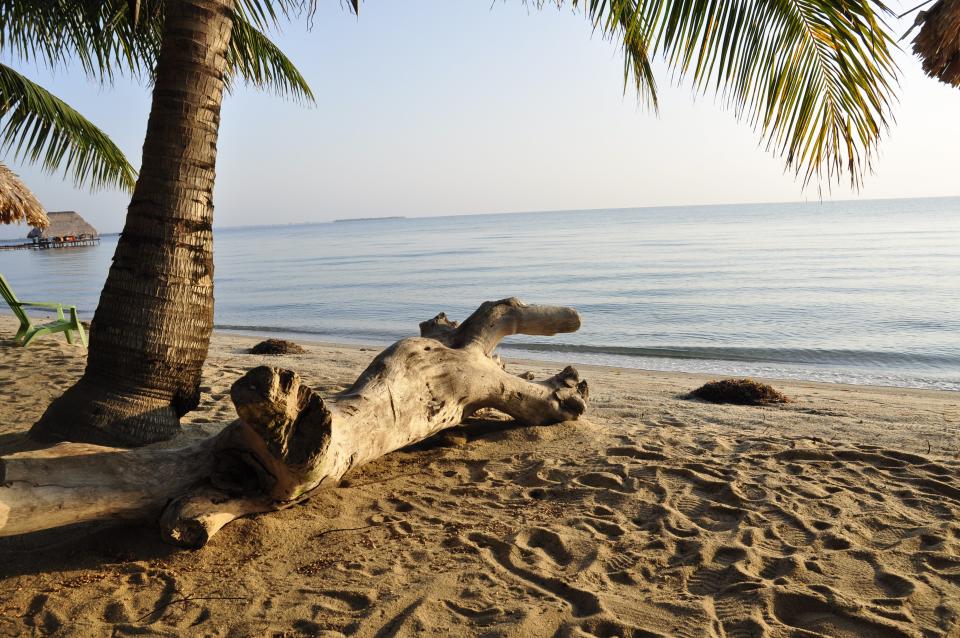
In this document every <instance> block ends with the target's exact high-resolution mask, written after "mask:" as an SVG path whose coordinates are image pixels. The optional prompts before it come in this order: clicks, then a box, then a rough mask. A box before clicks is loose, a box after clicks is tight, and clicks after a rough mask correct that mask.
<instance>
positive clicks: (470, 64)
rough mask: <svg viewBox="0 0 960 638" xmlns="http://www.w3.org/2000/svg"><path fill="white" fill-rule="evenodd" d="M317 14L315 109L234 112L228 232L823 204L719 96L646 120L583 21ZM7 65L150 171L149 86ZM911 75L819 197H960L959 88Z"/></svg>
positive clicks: (665, 84)
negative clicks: (857, 172)
mask: <svg viewBox="0 0 960 638" xmlns="http://www.w3.org/2000/svg"><path fill="white" fill-rule="evenodd" d="M319 4H320V6H319V8H318V11H317V14H316V16H315V18H314V25H313V28H312V30H309V31H308V29H307V23H306V20H305V19H300V20H298V21H296V22H293V23H291V24H289V25H287V26H286V27H285V28H284V30H283V32H282V33H280V34H275V40H276V41H277V42H278V43H279V44H280V45H281V46H282V48H283V49H284V50H285V51H287V53H288V54H289V55H290V56H291V57H292V58H293V59H294V61H295V62H297V64H298V65H299V67H300V69H301V70H302V71H303V73H304V75H305V76H306V78H307V80H308V81H309V83H310V85H311V86H312V87H313V89H314V91H315V93H316V95H317V105H316V106H314V107H310V108H307V107H304V106H301V105H298V104H296V103H293V102H289V101H286V100H284V99H281V98H278V97H276V96H273V95H269V94H264V93H258V92H257V91H254V90H252V89H249V88H246V87H243V86H238V87H236V88H235V90H234V92H233V93H232V94H231V95H229V96H228V97H227V99H226V102H225V104H224V107H223V118H222V121H223V124H222V129H221V137H220V146H219V148H220V151H219V161H218V167H217V174H218V175H217V188H216V193H215V204H216V216H215V224H216V225H217V226H235V225H246V224H255V223H287V222H304V221H325V220H329V219H333V218H337V217H357V216H378V215H407V216H415V215H446V214H463V213H483V212H509V211H531V210H560V209H584V208H606V207H631V206H651V205H663V204H706V203H732V202H761V201H796V200H804V199H810V200H814V201H815V200H817V199H819V197H820V193H819V191H818V189H817V187H816V186H813V187H808V188H807V189H803V188H802V186H801V183H800V182H799V181H798V180H796V179H795V178H794V177H793V176H792V175H791V174H785V173H784V172H783V162H782V160H781V159H780V158H778V157H776V156H774V155H771V154H769V153H767V152H766V151H765V150H764V149H763V148H761V147H760V146H759V143H758V142H759V138H758V136H757V134H756V133H755V132H754V131H752V130H751V129H750V128H749V127H748V126H747V125H746V124H741V123H738V122H737V121H736V120H735V119H734V117H733V116H732V115H731V114H730V113H729V112H727V111H725V110H724V109H723V108H722V107H721V106H720V105H719V104H718V103H716V102H715V100H714V99H713V97H712V96H706V97H704V96H700V97H697V98H696V99H694V96H693V95H692V93H691V91H690V89H689V88H688V87H686V86H679V87H678V86H671V82H670V78H669V76H668V74H667V73H666V72H665V71H664V69H663V68H660V69H659V71H660V73H659V79H660V85H661V91H662V95H661V98H662V111H661V114H660V115H659V117H657V116H655V115H654V114H652V113H650V112H648V111H647V110H645V109H644V108H643V107H641V106H639V105H638V104H637V101H636V98H635V96H634V94H633V92H632V90H628V91H627V93H626V94H624V92H623V83H622V66H621V65H622V62H621V57H620V53H619V51H618V50H617V47H616V46H615V45H614V44H613V43H611V42H609V41H606V40H604V39H603V38H602V37H600V35H599V34H594V33H592V31H591V27H590V25H589V23H588V22H587V21H586V20H585V19H584V17H583V16H582V14H576V13H573V12H572V11H571V10H569V9H562V10H557V9H556V8H555V7H548V8H546V9H544V10H542V11H538V10H535V9H532V8H529V7H526V6H524V5H523V4H522V3H521V2H520V0H508V1H507V2H495V3H493V4H492V6H491V3H490V1H489V0H487V1H484V0H474V1H466V0H460V1H457V2H450V1H449V0H412V1H410V2H403V3H398V2H391V1H388V0H367V1H366V2H364V3H363V6H362V8H361V16H360V18H359V19H357V18H356V17H354V16H352V15H351V14H350V13H348V12H347V11H346V10H345V9H344V8H343V7H342V6H341V5H340V3H339V2H337V1H336V0H320V2H319ZM895 5H896V3H895ZM897 8H899V6H894V9H897ZM901 32H902V29H900V30H898V33H901ZM9 62H10V63H12V64H13V65H14V66H15V67H16V68H18V69H19V70H21V71H22V72H24V73H26V74H27V75H29V76H30V77H32V78H34V79H36V80H38V81H40V82H41V83H42V84H44V85H45V86H47V87H48V88H50V89H52V90H53V91H54V92H55V93H57V94H58V95H59V96H60V97H62V98H64V99H65V100H67V101H68V102H69V103H71V104H72V105H73V106H75V107H77V108H78V109H79V110H81V112H83V113H85V114H86V115H87V116H88V117H90V119H92V120H93V121H94V122H96V123H97V124H98V125H99V126H101V127H102V128H103V129H104V130H106V131H107V132H108V133H109V134H110V135H111V136H112V137H113V138H114V139H115V140H116V141H117V142H118V143H119V144H120V146H121V147H122V148H123V149H124V151H125V152H126V153H127V154H128V156H129V157H130V159H131V161H132V162H133V163H134V165H137V164H139V161H140V148H141V145H142V142H143V134H144V130H145V127H146V121H147V112H148V108H149V98H150V95H149V88H148V87H146V86H140V85H137V84H134V83H133V82H131V81H127V80H124V79H121V80H119V81H118V82H117V83H116V84H115V85H114V86H107V87H100V86H97V85H92V84H90V83H89V82H88V81H87V80H86V79H85V78H83V77H82V74H81V73H79V71H78V70H77V69H67V70H60V71H58V72H57V73H54V74H51V73H50V72H49V71H47V70H45V69H42V68H36V67H33V66H24V65H22V64H18V63H17V61H16V60H9ZM900 63H901V68H902V70H903V78H902V91H901V93H902V97H901V102H900V104H899V107H898V108H897V111H896V116H897V120H898V121H897V123H896V125H895V126H894V128H893V130H892V131H891V132H890V134H889V135H888V136H887V139H886V140H885V141H884V143H883V144H882V147H881V156H880V158H879V162H878V163H877V165H876V171H875V173H874V174H873V175H871V176H868V178H867V180H866V184H865V187H864V188H863V189H862V190H861V191H860V192H859V193H851V192H850V191H849V189H848V188H846V187H837V186H834V187H833V189H832V191H831V192H830V193H827V192H824V197H825V198H836V199H846V198H851V197H857V198H883V197H922V196H939V195H958V194H960V186H958V184H960V182H958V180H957V179H956V172H957V160H956V152H957V149H958V148H960V117H958V114H960V90H957V89H951V88H950V87H947V86H945V85H941V84H939V83H937V82H935V81H933V80H929V79H927V78H925V77H924V76H923V75H922V73H921V72H920V65H919V62H918V61H917V60H916V59H914V58H913V57H911V56H908V55H907V54H903V55H901V56H900ZM8 159H9V158H8ZM11 166H12V168H13V169H14V170H15V171H17V172H18V173H20V174H21V176H22V177H23V178H24V179H25V180H26V181H27V182H28V183H29V185H30V186H31V187H32V188H33V190H34V191H35V192H36V193H37V195H38V196H39V197H40V199H41V201H42V202H43V203H44V205H45V206H46V207H47V208H48V209H49V210H62V209H74V210H77V211H79V212H81V214H83V215H84V216H86V217H87V218H88V219H89V220H90V221H91V222H92V223H93V224H94V225H95V226H97V227H98V228H99V229H100V231H101V232H111V231H117V230H119V229H120V228H121V226H122V223H123V216H124V214H125V210H126V204H127V202H128V197H127V196H126V195H124V194H123V193H119V192H111V191H101V192H97V193H93V194H91V193H89V192H86V191H83V190H77V189H75V188H73V187H72V185H71V184H70V183H68V182H65V181H63V180H62V179H61V176H60V175H56V176H50V175H45V174H44V173H42V172H41V171H40V170H39V169H37V168H35V167H30V166H23V165H19V164H16V163H12V162H11ZM27 230H28V229H27V228H25V227H13V228H0V237H10V236H19V235H22V234H24V233H25V232H26V231H27Z"/></svg>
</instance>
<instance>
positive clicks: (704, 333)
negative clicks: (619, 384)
mask: <svg viewBox="0 0 960 638" xmlns="http://www.w3.org/2000/svg"><path fill="white" fill-rule="evenodd" d="M215 242H216V268H217V270H216V298H217V301H216V325H217V327H218V328H220V329H227V330H240V331H246V332H252V333H257V334H267V333H278V334H287V335H294V336H300V337H301V338H304V337H305V336H309V337H311V338H315V339H318V340H328V341H350V342H361V343H387V342H390V341H393V340H395V339H398V338H400V337H403V336H406V335H410V334H415V333H416V331H417V324H418V323H419V322H420V321H422V320H424V319H428V318H430V317H432V316H434V315H435V314H436V313H437V312H440V311H445V312H446V313H447V314H448V315H450V316H451V317H452V318H459V319H462V318H464V317H465V316H466V315H467V314H468V313H469V312H470V311H471V310H473V309H474V308H475V307H476V306H477V304H478V303H479V302H481V301H484V300H486V299H498V298H501V297H506V296H518V297H520V298H522V299H524V300H526V301H528V302H536V303H548V304H564V305H572V306H575V307H576V308H577V309H578V310H579V311H580V313H581V316H582V318H583V328H582V329H581V330H580V332H578V333H575V334H570V335H558V336H556V337H553V338H544V337H516V338H512V339H510V340H509V342H508V343H507V344H505V355H507V356H525V357H539V358H546V359H556V360H562V361H565V362H566V361H572V362H584V363H601V364H607V365H614V366H621V367H634V368H645V369H654V370H677V371H694V372H708V373H716V374H749V375H758V376H766V377H771V378H798V379H815V380H824V381H837V382H848V383H861V384H877V385H895V386H909V387H922V388H941V389H951V390H960V198H949V199H919V200H888V201H867V202H845V203H812V204H762V205H736V206H705V207H676V208H647V209H630V210H596V211H578V212H554V213H535V214H510V215H480V216H465V217H443V218H427V219H393V220H374V221H354V222H343V223H324V224H313V225H296V226H272V227H258V228H240V229H218V230H217V231H216V233H215ZM115 243H116V238H115V237H108V238H105V239H104V241H103V244H102V245H101V246H100V247H98V248H87V249H83V248H80V249H72V250H59V251H53V250H51V251H43V252H33V251H8V252H0V272H2V273H3V274H4V275H5V276H6V277H7V278H8V279H9V280H10V281H11V283H12V284H13V286H14V287H15V288H16V289H17V290H19V291H21V292H22V293H23V296H28V295H27V293H28V291H29V296H30V297H37V298H39V299H41V300H48V299H57V300H63V301H67V302H69V303H72V304H74V303H75V304H76V305H77V306H78V307H79V309H80V310H81V313H82V314H84V315H87V316H91V315H92V313H93V310H94V308H95V306H96V303H97V298H98V295H99V291H100V288H101V286H102V284H103V280H104V278H105V276H106V272H107V268H108V265H109V261H110V257H111V256H112V253H113V249H114V246H115Z"/></svg>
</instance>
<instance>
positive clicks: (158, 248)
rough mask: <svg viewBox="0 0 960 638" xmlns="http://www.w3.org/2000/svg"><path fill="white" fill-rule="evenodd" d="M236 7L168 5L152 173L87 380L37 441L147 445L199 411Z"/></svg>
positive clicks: (56, 408) (150, 143) (194, 1)
mask: <svg viewBox="0 0 960 638" xmlns="http://www.w3.org/2000/svg"><path fill="white" fill-rule="evenodd" d="M233 1H234V0H175V1H168V2H167V4H166V8H167V14H166V21H165V24H164V32H163V44H162V49H161V53H160V57H159V59H158V62H157V77H156V84H155V86H154V90H153V104H152V107H151V110H150V119H149V122H148V124H147V134H146V139H145V141H144V144H143V164H142V168H141V171H140V177H139V179H138V180H137V185H136V188H135V190H134V194H133V199H132V201H131V202H130V206H129V208H128V209H127V219H126V224H125V226H124V229H123V233H122V234H121V236H120V240H119V243H118V244H117V250H116V253H115V254H114V257H113V264H112V266H111V268H110V273H109V275H108V277H107V281H106V284H105V285H104V288H103V292H102V293H101V295H100V304H99V305H98V306H97V310H96V314H95V315H94V319H93V325H92V328H91V335H90V350H89V356H88V360H87V368H86V371H85V372H84V375H83V377H82V378H81V379H80V380H79V381H78V382H77V383H76V385H74V386H73V387H71V388H70V389H69V390H67V392H65V393H64V394H63V396H61V397H60V398H58V399H57V400H55V401H54V402H53V403H52V404H51V405H50V407H48V408H47V411H46V412H45V413H44V415H43V416H42V417H41V418H40V420H39V421H38V422H37V423H36V424H34V426H33V428H32V429H31V431H30V434H31V436H33V437H34V438H36V439H40V440H43V441H54V440H69V441H80V442H87V443H97V444H101V445H117V446H138V445H144V444H147V443H152V442H155V441H161V440H165V439H169V438H171V437H172V436H174V435H175V434H176V433H177V432H179V431H180V417H181V416H183V415H184V414H186V413H187V412H189V411H190V410H193V409H194V408H196V406H197V403H198V402H199V386H200V375H201V370H202V367H203V362H204V360H205V359H206V356H207V348H208V345H209V341H210V333H211V332H212V330H213V233H212V224H213V183H214V175H215V170H214V169H215V164H216V157H217V134H218V130H219V126H220V104H221V101H222V97H223V90H224V79H225V73H226V69H227V60H226V54H227V48H228V45H229V42H230V35H231V28H232V21H231V19H230V9H231V7H232V4H233Z"/></svg>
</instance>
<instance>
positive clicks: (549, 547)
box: [517, 527, 573, 567]
mask: <svg viewBox="0 0 960 638" xmlns="http://www.w3.org/2000/svg"><path fill="white" fill-rule="evenodd" d="M517 541H518V542H519V543H520V544H521V545H523V546H526V547H528V548H530V549H538V550H541V552H542V553H543V554H544V555H546V556H547V558H549V559H550V560H552V561H553V562H554V563H556V564H557V565H560V566H561V567H566V566H567V565H569V564H570V562H571V561H572V560H573V555H572V554H571V553H570V550H568V549H567V546H566V544H564V542H563V537H561V536H560V535H559V534H557V533H556V532H554V531H552V530H549V529H546V528H544V527H534V528H533V529H531V530H528V531H526V532H523V533H521V534H520V535H519V536H518V537H517Z"/></svg>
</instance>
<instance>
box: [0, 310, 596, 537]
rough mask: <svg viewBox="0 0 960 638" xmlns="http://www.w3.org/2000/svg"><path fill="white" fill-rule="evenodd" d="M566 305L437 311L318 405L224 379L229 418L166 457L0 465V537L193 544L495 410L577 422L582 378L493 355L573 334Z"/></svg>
mask: <svg viewBox="0 0 960 638" xmlns="http://www.w3.org/2000/svg"><path fill="white" fill-rule="evenodd" d="M579 327H580V318H579V316H578V315H577V312H576V311H575V310H573V309H572V308H564V307H557V306H528V305H525V304H523V303H521V302H520V301H518V300H517V299H504V300H501V301H492V302H486V303H484V304H483V305H481V306H480V308H478V309H477V311H476V312H474V313H473V314H472V315H471V316H470V317H469V318H468V319H467V320H466V321H464V323H463V324H462V325H458V324H457V323H456V322H452V321H450V320H448V319H447V317H446V316H445V315H443V314H440V315H438V316H437V317H435V318H434V319H432V320H430V321H425V322H423V323H421V324H420V333H421V336H420V337H416V338H409V339H403V340H401V341H398V342H397V343H395V344H393V345H392V346H390V347H389V348H387V349H386V350H384V351H383V352H381V353H380V354H379V355H378V356H377V357H376V359H374V360H373V362H372V363H371V364H370V365H369V367H367V369H366V370H365V371H364V372H363V374H361V375H360V377H359V378H358V379H357V381H356V382H355V383H354V384H353V385H352V386H351V387H350V388H348V389H346V390H345V391H343V392H341V393H340V394H338V395H336V396H333V397H331V398H329V399H328V400H324V399H322V398H321V397H320V396H319V395H318V394H316V393H315V392H314V391H313V390H311V389H310V388H308V387H307V386H305V385H303V384H302V383H301V381H300V377H299V376H298V375H297V374H296V373H295V372H291V371H289V370H281V369H277V368H272V367H266V366H262V367H259V368H255V369H253V370H251V371H249V372H248V373H247V374H245V375H244V376H243V377H241V378H240V379H239V380H238V381H237V382H236V383H234V384H233V387H232V389H231V393H230V394H231V398H232V399H233V402H234V405H235V406H236V409H237V415H238V417H239V418H238V419H237V420H236V421H234V422H233V423H231V424H230V425H228V426H226V427H225V428H224V429H223V430H222V431H221V432H220V433H219V434H218V435H216V436H214V437H211V438H209V439H207V440H204V441H202V442H200V443H198V444H195V445H192V446H189V447H185V448H179V449H149V448H145V449H136V450H126V449H117V448H108V447H99V446H93V445H83V444H74V443H63V444H60V445H57V446H54V447H52V448H49V449H46V450H40V451H34V452H26V453H21V454H15V455H11V456H8V457H6V458H2V459H0V536H9V535H14V534H23V533H27V532H32V531H37V530H42V529H49V528H52V527H58V526H62V525H68V524H71V523H79V522H85V521H92V520H104V519H108V520H109V519H128V520H130V519H133V520H150V519H155V518H156V517H157V516H158V515H160V526H161V530H162V534H163V536H164V538H165V539H166V540H168V541H170V542H172V543H174V544H177V545H181V546H184V547H192V548H196V547H201V546H203V545H204V544H205V543H206V542H207V541H208V540H209V539H210V538H211V537H212V536H213V535H214V534H216V533H217V531H218V530H220V529H221V528H222V527H223V526H224V525H226V524H227V523H229V522H230V521H232V520H234V519H235V518H238V517H240V516H245V515H248V514H254V513H260V512H266V511H271V510H277V509H282V508H284V507H287V506H289V505H290V504H292V503H295V502H297V501H298V500H300V499H302V498H303V497H304V496H305V495H307V494H309V493H310V492H311V491H312V490H314V489H317V488H320V487H324V486H331V485H335V484H336V483H337V482H338V481H339V480H340V478H341V477H342V476H343V475H344V474H345V473H347V472H348V471H349V470H350V469H352V468H354V467H357V466H359V465H362V464H363V463H366V462H368V461H371V460H373V459H376V458H378V457H380V456H383V455H384V454H387V453H389V452H392V451H394V450H397V449H399V448H402V447H404V446H407V445H410V444H412V443H416V442H418V441H421V440H423V439H425V438H427V437H429V436H431V435H433V434H435V433H437V432H439V431H441V430H444V429H446V428H449V427H452V426H456V425H459V424H460V423H461V422H462V421H463V419H464V418H465V417H468V416H470V415H471V414H473V413H475V412H476V411H478V410H480V409H482V408H494V409H496V410H499V411H501V412H504V413H506V414H507V415H509V416H511V417H513V418H514V419H516V420H517V421H519V422H522V423H525V424H530V425H546V424H552V423H559V422H561V421H567V420H574V419H577V418H578V417H579V416H580V415H581V414H583V412H584V410H585V409H586V400H587V382H586V381H581V380H580V379H579V377H578V374H577V371H576V370H575V369H573V368H572V367H567V368H565V369H564V370H563V371H561V372H560V373H559V374H557V375H555V376H553V377H551V378H549V379H546V380H545V381H541V382H532V381H528V380H526V379H524V378H521V377H518V376H515V375H512V374H509V373H507V372H506V371H505V370H504V368H503V366H502V364H501V363H500V362H499V359H497V358H495V357H493V355H492V353H493V350H494V349H495V348H496V347H497V344H498V343H499V342H500V340H501V339H503V338H504V337H505V336H508V335H512V334H528V335H553V334H556V333H558V332H573V331H575V330H577V329H578V328H579Z"/></svg>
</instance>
